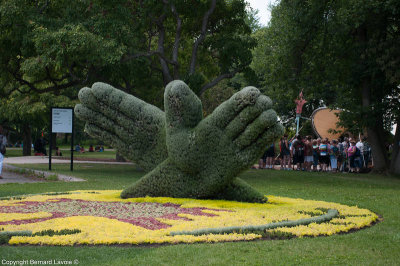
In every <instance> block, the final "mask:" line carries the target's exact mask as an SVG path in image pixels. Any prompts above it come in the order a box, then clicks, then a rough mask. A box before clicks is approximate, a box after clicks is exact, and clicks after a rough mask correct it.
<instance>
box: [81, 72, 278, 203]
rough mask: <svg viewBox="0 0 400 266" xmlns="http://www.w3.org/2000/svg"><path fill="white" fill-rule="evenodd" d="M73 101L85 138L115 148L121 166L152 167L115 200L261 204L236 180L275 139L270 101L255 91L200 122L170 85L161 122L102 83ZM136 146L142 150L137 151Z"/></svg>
mask: <svg viewBox="0 0 400 266" xmlns="http://www.w3.org/2000/svg"><path fill="white" fill-rule="evenodd" d="M79 98H80V100H81V102H82V105H77V106H76V108H75V112H76V114H77V116H79V117H81V118H82V119H84V120H86V121H87V125H86V130H87V131H88V132H89V133H90V134H92V135H94V136H96V137H100V138H102V139H103V140H106V141H107V140H108V141H109V142H110V143H111V144H112V145H114V146H115V147H117V148H119V147H122V148H123V149H121V151H122V152H123V153H124V154H126V155H128V156H127V157H128V158H130V159H131V160H133V161H135V162H142V165H144V166H147V168H150V167H151V165H152V162H153V163H154V164H155V163H157V166H156V167H155V168H154V169H153V170H152V171H150V172H149V173H147V174H146V175H145V176H143V177H142V178H141V179H140V180H138V181H137V182H136V183H134V184H133V185H132V186H130V187H128V188H127V189H125V190H124V191H123V192H122V193H121V197H123V198H129V197H144V196H168V197H186V198H214V199H228V200H237V201H247V202H264V201H266V198H265V197H264V196H263V195H262V194H261V193H259V192H257V191H256V190H254V189H253V188H252V187H250V186H249V185H248V184H246V183H245V182H244V181H242V180H240V179H239V178H236V176H237V175H238V174H239V173H240V172H241V171H243V170H244V169H247V168H248V167H250V166H251V165H252V164H253V163H254V162H255V161H256V160H257V159H258V158H259V157H260V156H261V154H262V153H263V151H264V149H265V146H266V144H268V143H271V142H273V141H274V139H275V138H276V137H277V136H279V135H281V134H282V126H281V125H280V124H279V123H277V116H276V113H275V112H274V111H273V110H272V109H271V106H272V102H271V100H270V99H269V98H268V97H266V96H264V95H261V94H260V92H259V90H258V89H256V88H254V87H246V88H244V89H243V90H241V91H240V92H238V93H236V94H235V95H233V96H232V97H231V98H230V99H229V100H227V101H225V102H224V103H223V104H221V105H220V106H219V107H218V108H217V109H216V110H215V111H214V112H213V113H212V114H211V115H209V116H208V117H206V118H205V119H203V116H202V105H201V101H200V99H199V98H198V97H197V96H196V95H195V94H194V93H193V92H192V91H191V90H190V89H189V87H188V86H187V85H186V84H185V83H184V82H182V81H178V80H177V81H173V82H171V83H169V84H168V85H167V87H166V90H165V94H164V106H165V114H164V113H163V112H162V111H161V110H159V109H158V108H156V107H154V106H151V105H149V104H146V103H144V102H143V101H141V100H139V99H137V98H135V97H133V96H131V95H128V94H125V93H123V92H121V91H119V90H117V89H114V88H112V87H111V86H109V85H106V84H102V83H96V84H94V85H93V87H92V89H89V88H84V89H82V90H81V92H80V94H79ZM125 102H130V103H131V104H130V105H129V104H125ZM139 107H140V108H139ZM133 110H135V111H136V112H132V111H133ZM141 112H144V114H141ZM143 118H145V119H143ZM163 118H164V119H163ZM114 120H116V123H115V124H116V126H115V127H113V126H112V125H113V121H114ZM151 122H153V123H151ZM143 139H144V140H145V141H147V142H145V143H144V144H146V143H147V145H140V143H138V142H141V140H143ZM163 144H164V145H163ZM131 149H136V150H131ZM127 152H128V153H127ZM155 153H157V154H155ZM137 155H145V156H141V157H138V158H139V159H140V160H141V161H140V160H138V158H137V157H136V156H137ZM164 156H165V157H164ZM152 158H154V160H152Z"/></svg>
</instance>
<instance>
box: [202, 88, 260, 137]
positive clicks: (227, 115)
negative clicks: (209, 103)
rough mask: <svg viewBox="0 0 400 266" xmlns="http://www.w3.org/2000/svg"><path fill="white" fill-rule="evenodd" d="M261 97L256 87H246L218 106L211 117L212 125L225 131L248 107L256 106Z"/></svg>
mask: <svg viewBox="0 0 400 266" xmlns="http://www.w3.org/2000/svg"><path fill="white" fill-rule="evenodd" d="M259 96H260V91H259V90H258V89H257V88H255V87H246V88H244V89H242V90H241V91H239V92H237V93H235V94H234V95H233V96H232V97H231V98H230V99H228V100H226V101H225V102H223V103H222V104H221V105H220V106H218V107H217V108H216V109H215V110H214V112H213V113H212V114H211V115H210V118H209V119H210V121H211V123H212V124H214V125H216V126H218V127H220V128H221V129H224V128H225V127H226V126H227V125H228V124H229V123H230V122H231V121H232V120H233V119H234V118H235V117H236V116H237V115H238V113H240V112H241V111H242V110H243V109H244V108H245V107H246V106H249V105H254V104H255V103H256V101H257V99H258V97H259Z"/></svg>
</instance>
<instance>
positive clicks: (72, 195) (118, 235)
mask: <svg viewBox="0 0 400 266" xmlns="http://www.w3.org/2000/svg"><path fill="white" fill-rule="evenodd" d="M120 193H121V191H116V190H104V191H72V192H66V193H47V194H42V195H27V196H22V197H14V198H12V197H11V198H2V200H1V201H0V243H3V244H4V243H8V244H11V245H18V244H34V245H79V244H89V245H97V244H155V243H194V242H221V241H240V240H253V239H260V238H290V237H304V236H328V235H332V234H338V233H343V232H349V231H352V230H356V229H361V228H364V227H367V226H370V225H372V224H373V223H374V222H376V221H377V220H378V216H377V215H376V214H375V213H373V212H371V211H369V210H366V209H360V208H358V207H355V206H346V205H342V204H338V203H331V202H323V201H312V200H303V199H292V198H284V197H276V196H268V203H266V204H256V203H240V202H231V201H222V200H194V199H175V198H150V197H146V198H134V199H121V198H120V197H119V195H120Z"/></svg>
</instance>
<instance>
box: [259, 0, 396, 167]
mask: <svg viewBox="0 0 400 266" xmlns="http://www.w3.org/2000/svg"><path fill="white" fill-rule="evenodd" d="M399 10H400V2H399V1H395V0H379V1H378V0H373V1H362V0H339V1H337V0H309V1H304V0H291V1H288V0H282V1H281V2H280V3H279V4H278V5H277V6H275V7H274V8H273V9H272V19H271V22H270V24H269V26H268V27H267V28H266V29H263V30H262V31H260V32H259V33H258V36H257V37H258V39H259V42H261V43H262V46H259V47H258V48H257V49H256V51H255V53H256V54H255V62H254V63H253V66H254V67H255V70H256V71H257V72H258V75H259V76H260V77H262V78H263V80H264V81H263V82H264V85H265V89H266V90H268V91H269V92H270V93H272V94H276V95H277V94H282V91H285V92H287V93H289V96H291V97H292V98H294V96H295V95H296V94H298V93H299V92H300V90H301V89H304V91H305V93H306V95H307V96H308V98H309V99H310V101H311V104H310V105H308V108H309V110H308V111H309V112H310V111H311V110H312V109H314V108H315V107H317V106H318V105H328V106H331V107H337V108H341V109H343V110H345V112H342V113H343V116H342V117H341V120H342V123H344V124H345V125H346V126H347V127H349V128H352V129H353V130H355V131H358V132H362V131H363V130H365V131H366V133H367V134H368V141H369V142H370V144H371V146H372V150H373V158H374V164H375V170H378V171H387V170H390V171H391V172H393V173H400V156H399V140H400V130H399V129H397V131H396V134H395V137H394V138H395V141H394V150H393V153H392V159H391V163H390V162H389V160H388V156H387V153H386V149H385V146H384V145H385V142H386V139H385V134H384V132H385V131H390V129H391V126H393V124H395V123H399V122H400V111H399V107H398V106H399V103H400V102H399V94H400V89H399V84H400V46H399V45H398V44H399V43H400V13H399ZM275 98H276V97H275ZM278 106H280V108H277V110H278V112H279V111H280V110H281V111H285V112H284V113H286V114H287V115H289V116H290V115H293V114H291V113H290V112H289V109H292V110H294V103H292V101H287V98H286V99H282V100H281V101H280V103H278ZM306 111H307V109H306Z"/></svg>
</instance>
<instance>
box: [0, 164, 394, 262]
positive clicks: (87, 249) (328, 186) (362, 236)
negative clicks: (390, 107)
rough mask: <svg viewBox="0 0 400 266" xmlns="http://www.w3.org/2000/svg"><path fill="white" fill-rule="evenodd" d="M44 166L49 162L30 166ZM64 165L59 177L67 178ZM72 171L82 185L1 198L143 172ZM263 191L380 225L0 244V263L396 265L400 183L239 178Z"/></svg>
mask: <svg viewBox="0 0 400 266" xmlns="http://www.w3.org/2000/svg"><path fill="white" fill-rule="evenodd" d="M31 167H33V168H35V169H47V168H46V167H47V166H46V165H34V166H31ZM68 167H69V166H68V165H57V166H56V170H55V171H57V172H60V173H64V174H71V173H70V172H69V171H68V169H69V168H68ZM73 174H74V175H75V176H77V177H83V178H86V179H87V180H88V181H87V182H78V183H64V182H49V183H44V184H43V183H41V184H24V185H18V184H7V185H1V186H0V196H7V195H17V194H24V193H25V194H26V193H39V192H51V191H68V190H76V189H123V188H124V187H126V186H127V185H129V184H131V183H133V182H134V181H135V180H137V179H138V178H140V176H142V175H143V172H140V171H137V170H135V168H134V167H133V166H126V165H123V166H121V165H95V166H93V167H91V166H90V165H76V166H75V171H74V172H73ZM241 177H242V178H243V179H244V180H246V181H247V182H248V183H250V184H251V185H253V186H254V187H256V188H257V189H259V190H260V191H262V192H264V193H265V194H267V195H268V194H271V195H277V196H287V197H294V198H303V199H314V200H324V201H333V202H338V203H342V204H347V205H357V206H359V207H362V208H367V209H370V210H372V211H374V212H376V213H378V214H379V215H382V216H383V218H384V221H383V222H381V223H379V224H377V225H375V226H373V227H371V228H367V229H364V230H361V231H358V232H355V233H351V234H343V235H335V236H331V237H318V238H302V239H291V240H275V241H252V242H236V243H235V242H231V243H217V244H189V245H187V244H181V245H162V246H152V247H144V246H139V247H135V246H100V247H98V246H82V247H40V246H37V247H35V246H20V247H10V246H2V247H1V248H0V258H1V259H7V260H22V259H36V260H49V259H66V260H74V259H77V260H79V261H80V265H160V264H161V265H210V264H212V265H243V264H246V265H267V264H290V265H295V264H296V265H297V264H302V265H309V264H319V265H321V264H352V265H372V264H373V265H376V264H385V265H387V264H390V265H395V264H399V263H400V260H399V250H400V179H399V178H394V177H383V176H378V175H355V174H323V173H304V172H292V171H290V172H288V171H272V170H249V171H246V172H245V173H243V174H242V175H241Z"/></svg>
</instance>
